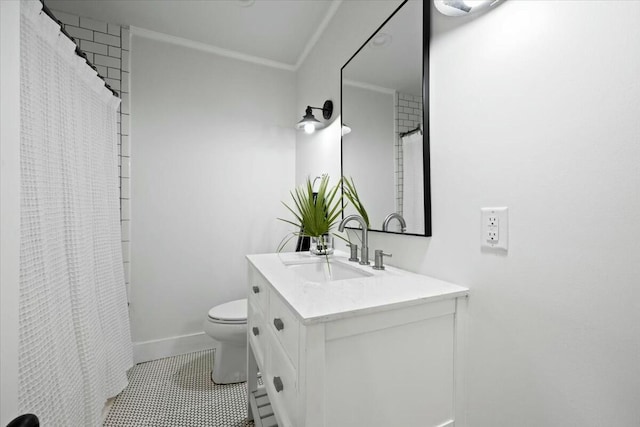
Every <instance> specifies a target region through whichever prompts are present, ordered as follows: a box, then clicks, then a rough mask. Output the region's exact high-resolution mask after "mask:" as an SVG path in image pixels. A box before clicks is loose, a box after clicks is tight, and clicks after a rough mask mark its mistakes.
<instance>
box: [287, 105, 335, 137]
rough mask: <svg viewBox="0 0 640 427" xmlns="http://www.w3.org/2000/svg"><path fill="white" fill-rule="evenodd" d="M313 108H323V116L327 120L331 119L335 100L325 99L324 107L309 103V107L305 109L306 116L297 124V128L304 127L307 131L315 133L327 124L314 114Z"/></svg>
mask: <svg viewBox="0 0 640 427" xmlns="http://www.w3.org/2000/svg"><path fill="white" fill-rule="evenodd" d="M311 110H322V117H323V118H324V119H325V120H329V119H330V118H331V115H332V114H333V102H331V101H328V100H327V101H325V102H324V105H323V106H322V107H312V106H310V105H307V109H306V110H305V111H304V117H302V120H300V121H299V122H298V124H297V125H296V129H304V131H305V132H306V133H313V132H315V130H316V129H322V128H323V127H325V124H324V123H322V122H321V121H320V120H318V119H316V118H315V117H314V116H313V113H312V112H311Z"/></svg>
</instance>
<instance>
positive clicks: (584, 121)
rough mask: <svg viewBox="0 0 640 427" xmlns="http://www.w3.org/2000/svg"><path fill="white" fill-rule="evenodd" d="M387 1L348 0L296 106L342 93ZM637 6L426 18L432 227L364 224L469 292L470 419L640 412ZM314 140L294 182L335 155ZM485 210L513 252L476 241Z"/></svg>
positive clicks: (378, 240)
mask: <svg viewBox="0 0 640 427" xmlns="http://www.w3.org/2000/svg"><path fill="white" fill-rule="evenodd" d="M391 9H393V7H392V5H387V4H381V3H373V2H366V3H365V2H344V3H343V4H342V5H341V7H340V9H339V10H338V12H337V14H336V16H335V17H334V19H333V21H332V23H331V24H330V26H329V30H328V31H327V32H326V33H325V35H324V36H323V38H322V39H321V40H320V41H319V43H318V45H317V46H316V48H315V49H314V50H313V51H312V52H311V55H310V56H309V57H308V59H307V61H306V63H305V64H304V65H303V68H302V70H303V71H304V72H303V73H300V76H299V78H298V103H299V104H300V103H302V102H307V101H305V100H307V99H320V98H323V97H329V96H335V94H337V93H339V70H340V67H341V66H342V64H343V63H344V61H345V60H346V59H347V58H348V52H353V51H354V50H355V48H357V47H358V46H359V44H360V43H361V42H362V40H364V39H365V38H366V37H367V36H368V35H369V34H370V33H371V32H372V31H373V30H375V28H377V25H378V24H379V23H381V22H382V20H383V19H384V16H386V12H390V11H391ZM638 16H640V2H630V1H618V2H615V1H610V2H596V1H579V2H578V1H572V2H562V1H549V2H547V1H507V2H504V3H503V4H502V5H500V6H499V7H497V8H496V9H495V10H493V11H491V12H490V13H487V14H484V15H481V16H478V17H476V18H471V19H469V18H461V19H454V18H447V17H444V16H435V17H434V19H435V22H436V26H437V27H436V29H435V37H434V39H433V41H432V46H431V48H432V54H431V67H430V68H431V73H432V75H431V82H430V87H431V101H430V108H431V165H432V173H431V180H432V181H431V187H432V197H433V202H432V205H433V207H432V209H433V237H432V238H418V237H409V236H405V237H400V236H390V235H389V236H385V235H382V234H380V233H372V235H371V236H370V250H373V249H385V250H386V251H388V252H391V253H393V258H391V259H389V263H390V264H395V265H399V266H401V267H405V268H407V269H410V270H414V271H418V272H421V273H424V274H428V275H432V276H435V277H438V278H443V279H447V280H450V281H452V282H455V283H459V284H462V285H466V286H468V287H470V288H471V297H470V300H469V337H468V339H469V342H468V354H467V357H468V362H467V365H466V368H467V375H468V381H467V382H468V384H467V388H468V424H469V425H470V426H472V427H489V426H491V427H493V426H535V427H537V426H565V425H568V426H578V425H579V426H602V425H620V426H632V425H633V426H635V425H638V423H639V421H640V407H639V406H638V404H637V403H638V402H639V401H640V363H639V360H638V357H639V356H638V355H639V354H640V329H639V328H640V326H639V325H640V295H639V294H640V279H639V278H640V221H639V220H638V218H640V193H639V191H640V190H639V189H640V172H639V171H640V167H639V166H638V165H639V164H640V143H639V141H640V120H638V117H640V84H639V83H638V82H639V81H640V80H639V79H638V76H639V75H640V53H639V52H640V50H639V49H638V46H640V26H639V25H638V23H637V17H638ZM321 65H322V69H323V71H322V72H323V73H324V75H319V72H318V71H317V68H319V67H320V66H321ZM305 72H306V74H305ZM312 137H313V135H312ZM327 138H328V137H327ZM322 142H323V143H324V144H325V145H327V146H328V145H331V146H332V147H333V145H334V144H335V145H338V144H339V137H338V138H336V140H331V141H327V140H324V141H322ZM313 143H314V141H312V140H308V139H306V140H301V139H299V140H298V150H299V152H298V153H297V170H296V176H297V177H298V178H299V177H300V176H304V175H305V174H306V173H308V172H307V171H310V170H314V169H317V168H331V167H333V165H334V164H335V163H338V162H339V159H338V158H335V159H329V158H322V157H320V158H321V159H323V161H324V162H325V163H324V164H318V163H317V160H316V159H317V158H319V155H318V154H319V153H324V152H325V151H323V149H324V147H325V146H324V145H323V146H316V145H313ZM365 202H366V201H365ZM483 206H508V207H509V209H510V222H509V224H510V230H509V231H510V236H509V252H508V253H507V254H506V255H498V254H494V253H489V252H482V251H481V250H480V230H479V226H480V214H479V208H480V207H483Z"/></svg>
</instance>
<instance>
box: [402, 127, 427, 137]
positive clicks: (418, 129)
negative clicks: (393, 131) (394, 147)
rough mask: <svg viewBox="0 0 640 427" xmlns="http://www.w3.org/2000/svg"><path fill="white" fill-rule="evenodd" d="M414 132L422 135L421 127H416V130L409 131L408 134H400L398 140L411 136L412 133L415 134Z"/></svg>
mask: <svg viewBox="0 0 640 427" xmlns="http://www.w3.org/2000/svg"><path fill="white" fill-rule="evenodd" d="M416 132H420V133H422V126H418V127H417V128H415V129H411V130H410V131H408V132H402V133H401V134H400V138H403V137H405V136H407V135H411V134H412V133H416Z"/></svg>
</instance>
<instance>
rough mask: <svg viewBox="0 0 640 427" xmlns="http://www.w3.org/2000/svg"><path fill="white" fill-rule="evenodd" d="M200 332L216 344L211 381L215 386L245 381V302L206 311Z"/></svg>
mask: <svg viewBox="0 0 640 427" xmlns="http://www.w3.org/2000/svg"><path fill="white" fill-rule="evenodd" d="M203 329H204V331H205V332H206V334H207V335H209V336H210V337H211V338H213V339H214V340H215V342H216V346H215V349H216V351H215V356H214V360H213V371H212V372H211V379H212V380H213V382H214V383H216V384H233V383H239V382H243V381H246V380H247V300H246V298H245V299H239V300H235V301H231V302H227V303H225V304H220V305H217V306H215V307H213V308H212V309H211V310H209V313H208V314H207V318H206V319H205V320H204V322H203Z"/></svg>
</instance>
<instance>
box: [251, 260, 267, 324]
mask: <svg viewBox="0 0 640 427" xmlns="http://www.w3.org/2000/svg"><path fill="white" fill-rule="evenodd" d="M249 301H251V302H253V303H254V304H255V305H256V308H259V309H260V310H262V312H263V313H266V312H267V307H268V303H269V284H268V282H267V280H266V279H265V278H264V277H262V275H261V274H260V273H258V271H257V270H256V269H255V268H251V274H250V275H249Z"/></svg>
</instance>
